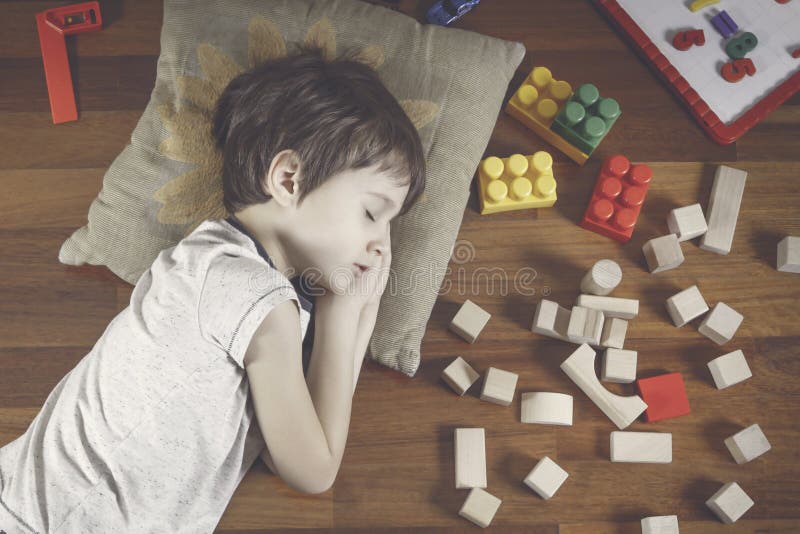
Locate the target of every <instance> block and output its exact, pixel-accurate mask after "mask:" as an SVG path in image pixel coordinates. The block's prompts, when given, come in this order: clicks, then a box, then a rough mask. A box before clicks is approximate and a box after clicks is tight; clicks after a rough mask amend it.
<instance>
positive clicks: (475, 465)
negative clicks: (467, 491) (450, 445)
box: [455, 428, 486, 489]
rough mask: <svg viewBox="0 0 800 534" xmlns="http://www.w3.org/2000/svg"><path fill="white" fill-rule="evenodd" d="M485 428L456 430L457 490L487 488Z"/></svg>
mask: <svg viewBox="0 0 800 534" xmlns="http://www.w3.org/2000/svg"><path fill="white" fill-rule="evenodd" d="M485 436H486V434H485V432H484V429H483V428H456V433H455V449H456V489H464V488H485V487H486V439H485Z"/></svg>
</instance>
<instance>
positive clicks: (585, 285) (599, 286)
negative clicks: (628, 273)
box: [581, 220, 705, 296]
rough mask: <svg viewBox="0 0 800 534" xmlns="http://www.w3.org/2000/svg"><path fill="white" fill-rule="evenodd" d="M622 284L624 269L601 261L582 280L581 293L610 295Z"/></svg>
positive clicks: (615, 264)
mask: <svg viewBox="0 0 800 534" xmlns="http://www.w3.org/2000/svg"><path fill="white" fill-rule="evenodd" d="M704 222H705V220H704ZM620 282H622V269H621V268H620V266H619V264H618V263H617V262H615V261H613V260H600V261H598V262H596V263H595V264H594V265H592V268H591V269H589V272H587V273H586V274H585V275H584V277H583V280H581V293H589V294H591V295H601V296H603V295H608V294H610V293H611V292H612V291H614V288H616V287H617V286H618V285H619V283H620Z"/></svg>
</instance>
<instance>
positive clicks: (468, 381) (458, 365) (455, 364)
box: [442, 356, 480, 395]
mask: <svg viewBox="0 0 800 534" xmlns="http://www.w3.org/2000/svg"><path fill="white" fill-rule="evenodd" d="M479 377H480V375H479V374H478V372H477V371H476V370H475V369H473V368H472V366H470V364H468V363H467V362H466V361H464V358H462V357H461V356H458V357H457V358H456V359H455V360H453V361H452V362H450V365H448V366H447V367H445V369H444V371H442V379H443V380H444V381H445V382H446V383H447V384H448V385H449V386H450V387H451V388H453V391H455V392H456V393H458V394H459V395H463V394H464V393H466V391H467V390H468V389H469V388H470V386H471V385H472V384H474V383H475V381H476V380H478V378H479Z"/></svg>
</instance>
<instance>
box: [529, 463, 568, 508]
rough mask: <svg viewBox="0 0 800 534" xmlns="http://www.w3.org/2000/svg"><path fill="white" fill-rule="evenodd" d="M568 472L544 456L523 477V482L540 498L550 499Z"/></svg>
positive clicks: (565, 478)
mask: <svg viewBox="0 0 800 534" xmlns="http://www.w3.org/2000/svg"><path fill="white" fill-rule="evenodd" d="M568 476H569V474H568V473H567V472H566V471H564V470H563V469H562V468H561V466H559V465H558V464H557V463H555V462H554V461H553V460H551V459H550V458H548V457H547V456H545V457H544V458H542V459H541V460H539V463H537V464H536V466H535V467H534V468H533V469H532V470H531V472H530V473H528V476H526V477H525V480H524V482H525V484H526V485H527V486H528V487H529V488H531V489H532V490H533V491H535V492H536V493H538V494H539V496H540V497H541V498H542V499H550V498H551V497H552V496H553V495H555V494H556V492H557V491H558V488H560V487H561V485H562V484H563V483H564V481H565V480H567V477H568Z"/></svg>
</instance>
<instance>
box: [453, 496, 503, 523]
mask: <svg viewBox="0 0 800 534" xmlns="http://www.w3.org/2000/svg"><path fill="white" fill-rule="evenodd" d="M502 502H503V501H501V500H500V499H498V498H497V497H495V496H494V495H492V494H491V493H489V492H488V491H486V490H484V489H481V488H472V490H471V491H470V492H469V495H467V499H466V500H465V501H464V504H463V505H461V509H460V510H459V511H458V515H460V516H461V517H463V518H464V519H467V520H469V521H472V522H473V523H475V524H476V525H478V526H479V527H483V528H486V527H488V526H489V524H490V523H491V522H492V519H494V514H496V513H497V509H498V508H500V503H502Z"/></svg>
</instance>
